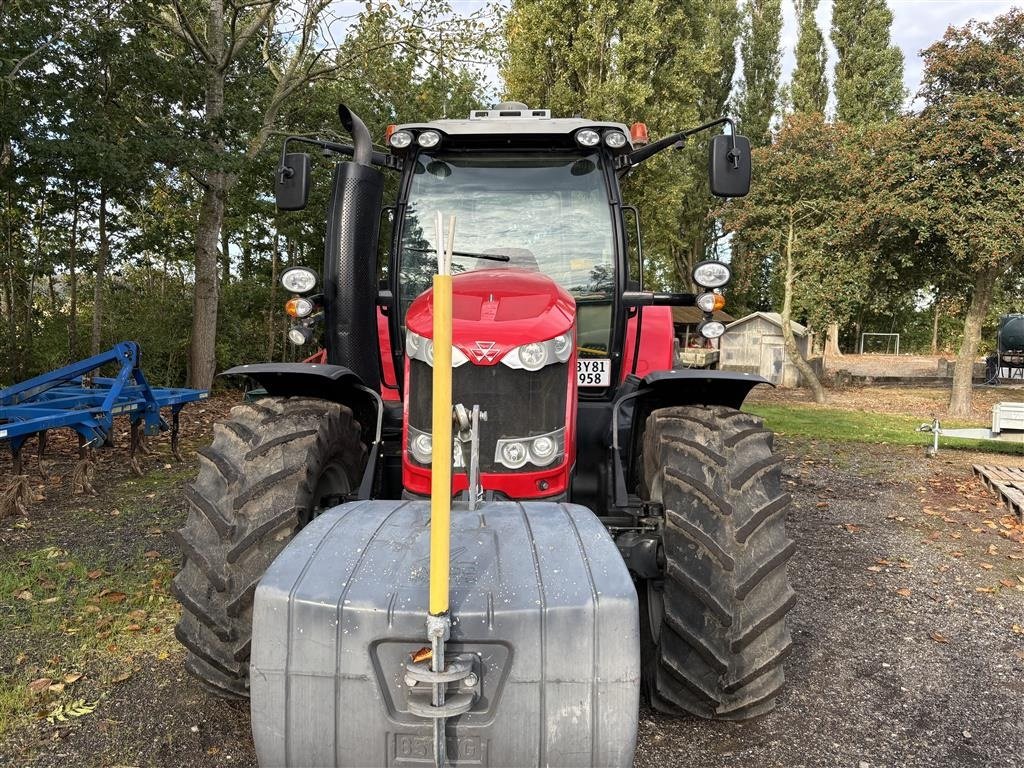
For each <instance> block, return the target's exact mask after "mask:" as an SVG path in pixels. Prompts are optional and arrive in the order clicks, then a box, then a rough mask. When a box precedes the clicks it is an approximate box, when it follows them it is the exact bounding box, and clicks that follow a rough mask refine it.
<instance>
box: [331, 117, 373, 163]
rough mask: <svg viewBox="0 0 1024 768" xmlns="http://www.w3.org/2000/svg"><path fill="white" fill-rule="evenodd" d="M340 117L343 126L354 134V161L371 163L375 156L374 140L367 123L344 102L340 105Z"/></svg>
mask: <svg viewBox="0 0 1024 768" xmlns="http://www.w3.org/2000/svg"><path fill="white" fill-rule="evenodd" d="M338 119H340V120H341V125H342V127H343V128H344V129H345V130H346V131H348V132H349V134H350V135H351V136H352V161H353V162H354V163H357V164H358V165H367V166H368V165H370V159H371V157H372V156H373V141H372V140H371V139H370V132H369V131H368V130H367V128H366V124H365V123H364V122H363V121H362V120H360V119H359V115H357V114H356V113H355V112H353V111H352V110H351V109H349V108H348V107H347V106H345V105H344V104H339V105H338Z"/></svg>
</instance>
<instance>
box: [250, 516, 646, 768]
mask: <svg viewBox="0 0 1024 768" xmlns="http://www.w3.org/2000/svg"><path fill="white" fill-rule="evenodd" d="M429 518H430V504H429V502H425V501H362V502H351V503H349V504H344V505H342V506H339V507H335V508H334V509H331V510H329V511H327V512H325V513H324V514H323V515H321V516H320V517H318V518H317V519H316V520H314V521H313V522H312V523H311V524H310V525H309V526H307V527H306V528H305V529H303V530H302V531H301V532H300V533H299V534H298V535H297V536H296V537H295V539H294V540H293V541H292V542H291V543H289V544H288V546H287V547H286V548H285V550H284V551H283V552H282V553H281V555H280V556H278V558H277V559H276V560H275V561H274V562H273V564H272V565H271V566H270V568H269V569H268V570H267V573H266V575H265V576H264V577H263V579H262V581H261V582H260V584H259V587H258V589H257V590H256V601H255V609H254V613H253V640H252V659H251V673H250V680H251V694H252V730H253V735H254V737H255V742H256V753H257V755H258V757H259V761H260V765H261V766H263V768H268V766H294V767H297V766H302V767H303V768H307V767H311V766H383V765H399V766H401V765H433V756H432V746H431V745H432V739H431V725H430V723H429V722H428V721H426V720H424V719H421V718H420V717H417V716H415V715H413V714H411V713H410V711H409V708H408V696H409V694H410V688H409V687H408V686H407V681H406V676H405V674H404V673H403V668H404V667H403V665H404V663H405V662H406V661H407V660H408V659H409V654H410V653H411V652H413V651H415V650H417V649H419V648H422V647H423V646H424V645H426V640H425V618H426V606H427V580H428V570H429V563H428V560H429V558H428V551H429V546H428V540H429V525H428V521H429ZM451 552H452V556H451V596H452V599H451V609H452V617H453V626H452V638H451V641H450V643H449V644H448V646H447V654H446V655H447V657H448V659H452V658H453V657H460V658H461V659H463V660H467V659H468V660H469V661H470V662H471V663H472V664H473V670H474V675H473V677H470V678H469V679H468V680H466V681H463V683H461V685H462V686H463V687H462V688H461V689H459V690H460V691H462V692H466V691H472V692H475V694H476V696H477V698H476V700H475V701H474V703H473V707H472V709H470V711H469V712H467V713H466V714H464V715H461V716H459V717H456V718H453V719H451V720H449V721H448V728H447V734H448V755H449V759H450V760H451V761H452V763H453V764H454V765H456V766H468V765H485V766H549V765H550V766H629V765H632V763H633V750H634V746H635V743H636V713H637V706H638V703H639V701H638V700H639V690H640V689H639V683H640V648H639V632H638V614H637V597H636V591H635V589H634V587H633V582H632V580H631V579H630V576H629V572H628V571H627V570H626V566H625V564H624V563H623V562H622V558H621V557H620V555H619V552H618V550H617V549H616V547H615V544H614V542H613V541H612V540H611V538H610V536H609V535H608V532H607V531H606V530H605V528H604V526H603V525H602V524H601V522H600V521H599V520H598V519H597V517H595V516H594V514H593V513H592V512H591V511H590V510H588V509H586V508H585V507H580V506H577V505H574V504H553V503H542V502H529V503H522V504H520V503H515V502H493V503H489V504H486V505H484V506H483V507H480V508H478V509H477V510H476V511H473V512H470V511H468V510H465V509H459V505H456V508H455V509H453V510H452V545H451ZM474 678H476V679H475V680H474ZM470 684H473V685H472V687H470ZM453 685H454V684H453ZM417 687H418V686H417Z"/></svg>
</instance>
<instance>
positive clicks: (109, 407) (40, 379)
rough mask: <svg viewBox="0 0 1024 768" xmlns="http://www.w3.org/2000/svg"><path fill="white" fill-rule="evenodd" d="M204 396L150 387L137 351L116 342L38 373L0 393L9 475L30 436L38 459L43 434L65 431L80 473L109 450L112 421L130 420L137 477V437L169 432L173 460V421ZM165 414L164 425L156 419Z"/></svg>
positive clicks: (0, 437)
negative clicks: (98, 452)
mask: <svg viewBox="0 0 1024 768" xmlns="http://www.w3.org/2000/svg"><path fill="white" fill-rule="evenodd" d="M108 363H115V364H117V365H118V366H119V370H118V372H117V375H116V376H114V377H112V378H105V377H100V376H95V375H93V373H94V372H95V371H96V370H97V369H99V368H100V367H101V366H104V365H107V364H108ZM208 394H209V393H208V392H206V391H204V390H199V389H172V388H167V387H151V386H150V385H149V382H148V381H146V376H145V374H143V372H142V369H141V368H140V367H139V345H138V344H136V343H135V342H134V341H122V342H120V343H119V344H116V345H114V346H113V347H111V348H110V349H108V350H107V351H106V352H103V353H101V354H98V355H94V356H93V357H90V358H87V359H85V360H80V361H79V362H77V363H72V364H71V365H66V366H64V367H63V368H59V369H58V370H56V371H51V372H49V373H44V374H42V375H40V376H36V377H35V378H33V379H29V380H28V381H23V382H21V383H20V384H15V385H13V386H10V387H7V388H6V389H0V442H4V441H6V442H8V443H9V444H10V446H11V453H12V454H13V456H14V474H15V476H18V475H21V474H22V473H23V472H22V455H21V451H22V447H23V446H24V444H25V441H26V440H27V439H28V438H29V437H30V436H32V435H38V436H39V456H40V459H41V458H42V455H43V452H44V451H45V450H46V433H47V431H48V430H51V429H59V428H62V427H63V428H68V429H73V430H74V431H75V432H77V433H78V446H79V459H80V462H79V463H80V465H81V468H76V472H75V474H76V475H82V476H83V482H82V485H83V486H84V487H85V489H86V490H88V479H87V476H86V475H84V474H83V472H82V471H81V469H82V468H84V467H85V465H87V464H91V461H90V456H89V451H90V450H91V449H92V448H95V447H96V446H99V445H103V444H110V443H111V442H112V440H111V437H112V431H113V426H114V417H115V416H128V417H129V418H130V419H131V448H130V451H131V457H130V462H131V466H132V469H133V470H134V471H135V472H136V473H137V474H141V470H140V468H139V465H138V462H137V461H136V458H135V454H136V451H138V450H143V451H144V450H145V445H144V444H143V441H142V435H156V434H158V433H159V432H162V431H165V430H168V429H169V430H170V431H171V453H172V454H174V457H175V458H177V459H178V460H180V459H181V456H180V455H179V453H178V415H179V414H180V412H181V409H182V408H184V407H185V405H186V403H191V402H193V401H195V400H202V399H203V398H205V397H207V395H208ZM162 408H170V410H171V413H170V416H171V423H170V425H168V424H167V422H166V421H165V420H164V419H163V417H162V416H161V415H160V410H161V409H162Z"/></svg>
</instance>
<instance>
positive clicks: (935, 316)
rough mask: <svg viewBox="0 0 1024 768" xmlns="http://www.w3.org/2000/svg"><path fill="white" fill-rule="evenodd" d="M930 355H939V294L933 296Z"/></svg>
mask: <svg viewBox="0 0 1024 768" xmlns="http://www.w3.org/2000/svg"><path fill="white" fill-rule="evenodd" d="M932 354H933V355H937V354H939V294H937V293H936V294H935V310H934V311H933V312H932Z"/></svg>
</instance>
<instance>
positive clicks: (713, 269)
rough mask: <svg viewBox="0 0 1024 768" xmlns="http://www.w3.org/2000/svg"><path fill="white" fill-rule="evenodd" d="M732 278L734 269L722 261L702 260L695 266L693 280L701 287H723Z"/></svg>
mask: <svg viewBox="0 0 1024 768" xmlns="http://www.w3.org/2000/svg"><path fill="white" fill-rule="evenodd" d="M731 279H732V270H731V269H729V267H728V265H726V264H724V263H722V262H721V261H702V262H700V263H699V264H698V265H697V266H695V267H694V268H693V282H695V283H696V284H697V285H699V286H700V287H701V288H721V287H722V286H723V285H725V284H726V283H728V282H729V281H730V280H731Z"/></svg>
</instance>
